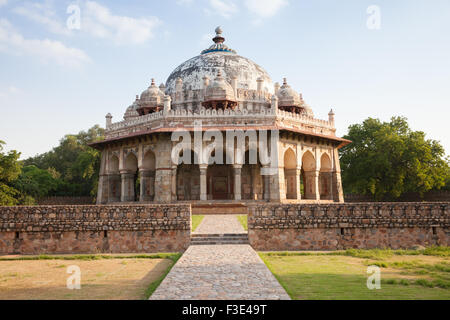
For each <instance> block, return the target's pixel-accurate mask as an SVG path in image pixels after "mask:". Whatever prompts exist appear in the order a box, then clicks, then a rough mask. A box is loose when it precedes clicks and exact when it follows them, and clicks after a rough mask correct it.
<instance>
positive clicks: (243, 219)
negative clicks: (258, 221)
mask: <svg viewBox="0 0 450 320" xmlns="http://www.w3.org/2000/svg"><path fill="white" fill-rule="evenodd" d="M237 218H238V220H239V222H240V223H241V224H242V226H243V227H244V230H245V231H248V226H247V220H248V216H247V215H240V216H237Z"/></svg>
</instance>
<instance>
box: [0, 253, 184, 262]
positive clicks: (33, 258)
mask: <svg viewBox="0 0 450 320" xmlns="http://www.w3.org/2000/svg"><path fill="white" fill-rule="evenodd" d="M177 257H178V258H179V253H156V254H135V255H106V254H82V255H60V256H58V255H39V256H18V257H15V256H11V257H7V256H6V257H0V261H37V260H69V261H70V260H78V261H93V260H111V259H170V260H172V259H174V258H177ZM178 258H177V259H178Z"/></svg>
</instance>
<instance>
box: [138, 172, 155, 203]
mask: <svg viewBox="0 0 450 320" xmlns="http://www.w3.org/2000/svg"><path fill="white" fill-rule="evenodd" d="M139 176H140V180H141V190H140V197H139V201H140V202H148V201H153V200H154V196H155V188H154V184H155V171H153V170H145V169H142V170H139Z"/></svg>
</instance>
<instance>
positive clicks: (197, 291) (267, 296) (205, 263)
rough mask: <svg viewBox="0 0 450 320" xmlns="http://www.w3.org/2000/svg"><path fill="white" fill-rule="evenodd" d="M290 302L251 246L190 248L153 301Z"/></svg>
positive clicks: (155, 294) (153, 297)
mask: <svg viewBox="0 0 450 320" xmlns="http://www.w3.org/2000/svg"><path fill="white" fill-rule="evenodd" d="M208 220H209V219H208ZM212 220H214V219H212ZM289 299H290V298H289V296H288V294H287V293H286V291H284V289H283V288H282V287H281V285H280V284H279V283H278V281H277V280H276V279H275V277H274V276H273V275H272V273H271V272H270V271H269V269H267V267H266V265H265V264H264V263H263V262H262V260H261V258H260V257H259V256H258V254H257V253H256V252H255V251H254V250H253V249H252V248H251V247H250V246H249V245H221V246H190V247H189V249H188V250H187V251H186V252H185V253H184V255H183V256H182V257H181V258H180V260H178V262H177V264H176V265H175V266H174V267H173V268H172V270H171V271H170V273H169V274H168V275H167V277H166V278H165V279H164V281H163V282H162V283H161V285H160V286H159V287H158V289H157V290H156V291H155V292H154V293H153V295H152V296H151V298H150V300H289Z"/></svg>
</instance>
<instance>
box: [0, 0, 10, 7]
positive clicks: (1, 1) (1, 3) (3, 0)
mask: <svg viewBox="0 0 450 320" xmlns="http://www.w3.org/2000/svg"><path fill="white" fill-rule="evenodd" d="M7 4H8V0H0V7H3V6H6V5H7Z"/></svg>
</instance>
